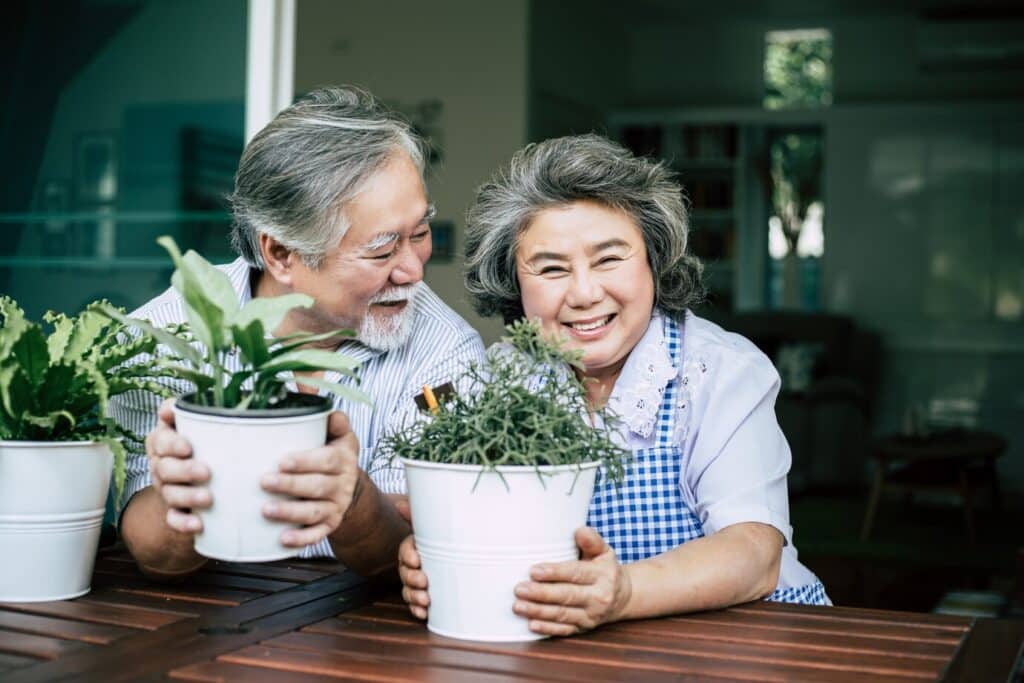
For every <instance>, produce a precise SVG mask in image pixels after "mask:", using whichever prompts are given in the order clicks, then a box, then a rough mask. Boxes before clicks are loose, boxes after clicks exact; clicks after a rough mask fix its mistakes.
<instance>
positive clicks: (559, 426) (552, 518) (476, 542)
mask: <svg viewBox="0 0 1024 683" xmlns="http://www.w3.org/2000/svg"><path fill="white" fill-rule="evenodd" d="M506 331H507V336H506V337H504V339H503V341H504V344H502V345H499V346H498V347H497V348H496V349H495V350H492V352H491V353H490V354H489V356H488V359H487V362H486V364H485V365H483V366H480V367H476V366H472V367H470V368H468V369H467V371H466V375H465V376H464V377H463V378H462V380H461V381H460V385H461V386H464V387H469V389H468V390H466V391H464V392H463V393H459V394H450V395H448V396H447V397H445V398H442V399H441V400H439V401H438V400H437V399H436V397H433V398H431V397H430V396H428V397H427V402H428V404H430V407H431V410H429V411H428V412H426V413H424V416H423V419H421V420H419V421H417V422H416V423H414V424H413V425H412V426H411V427H410V428H409V429H407V430H405V431H401V432H396V433H393V434H391V435H390V436H388V437H386V438H385V439H384V440H383V444H384V449H383V450H384V452H386V453H387V454H388V456H389V457H391V458H398V459H400V460H401V462H402V463H403V465H404V467H405V472H406V479H407V481H408V487H409V503H410V506H411V508H412V519H413V529H414V534H415V538H416V548H417V551H418V552H419V555H420V558H421V560H422V563H423V571H424V573H426V575H427V579H428V581H429V583H430V611H429V617H428V621H427V627H428V628H429V629H430V630H431V631H433V632H435V633H438V634H441V635H445V636H449V637H454V638H465V639H469V640H486V641H517V640H535V639H538V638H540V637H542V636H539V635H538V634H536V633H533V632H532V631H530V630H529V627H528V622H527V620H526V619H524V618H522V617H519V616H517V615H516V614H514V613H513V612H512V604H513V602H514V595H513V590H514V588H515V585H516V584H517V583H519V582H521V581H523V580H526V579H527V578H528V577H529V569H530V567H531V566H533V565H534V564H537V563H538V562H559V561H565V560H571V559H576V558H577V549H576V544H575V541H574V537H573V535H574V532H575V531H576V529H578V528H579V527H581V526H584V525H585V524H586V520H587V511H588V508H589V506H590V499H591V496H592V495H593V491H594V485H595V480H596V477H597V476H598V473H599V471H600V476H606V477H610V478H611V479H612V480H615V481H617V480H620V479H621V477H622V474H623V467H624V461H625V458H626V457H627V455H628V452H627V451H626V450H624V449H623V448H621V447H620V446H618V445H616V444H615V443H614V442H613V441H612V438H611V435H612V434H613V433H614V432H615V430H616V428H617V425H618V424H619V420H618V419H617V417H616V416H615V415H612V414H608V413H604V414H599V415H598V414H594V413H592V412H591V411H590V410H589V409H588V407H587V404H586V399H585V396H586V394H585V390H584V386H583V384H582V381H581V380H580V379H578V378H577V376H576V374H575V373H574V372H573V371H572V370H573V369H574V368H576V369H582V366H581V358H582V353H581V352H574V351H569V350H566V349H564V348H563V346H562V345H561V344H559V343H556V342H552V341H549V340H546V339H545V338H543V336H542V335H541V331H540V327H539V324H537V323H533V322H525V321H520V322H517V323H514V324H512V325H510V326H508V327H507V328H506ZM425 394H432V392H431V390H430V389H429V388H425ZM595 425H596V426H595Z"/></svg>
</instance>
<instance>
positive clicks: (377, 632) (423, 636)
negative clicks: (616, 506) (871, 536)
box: [302, 614, 941, 681]
mask: <svg viewBox="0 0 1024 683" xmlns="http://www.w3.org/2000/svg"><path fill="white" fill-rule="evenodd" d="M302 632H303V633H306V632H310V633H325V634H327V633H331V634H341V635H344V636H348V637H351V638H356V639H363V640H367V641H380V642H382V643H388V647H393V646H394V644H396V643H399V644H414V645H417V644H418V645H429V646H431V647H433V648H450V649H454V650H464V651H475V652H485V653H496V654H517V655H519V656H523V657H532V658H537V659H539V660H546V661H558V662H571V663H573V664H577V663H580V664H591V665H597V666H604V667H608V668H611V669H613V670H614V669H618V670H619V671H622V672H623V676H624V677H626V678H628V677H629V676H628V675H627V673H626V672H628V671H631V670H634V669H638V670H643V672H644V674H645V675H646V673H648V672H657V671H661V672H669V673H680V672H684V673H688V674H692V675H704V676H719V677H725V678H728V677H732V678H734V679H738V680H758V681H760V680H822V679H827V680H830V681H878V680H902V681H910V680H934V679H935V677H936V674H935V671H937V670H938V668H940V667H941V664H938V663H933V662H927V661H925V662H923V664H924V665H931V666H922V661H921V660H917V661H914V660H907V666H900V663H897V664H896V665H895V666H886V664H887V663H882V664H878V663H876V664H871V663H870V662H868V663H864V664H860V663H858V662H856V661H854V662H852V663H850V662H846V663H843V662H839V663H836V662H834V661H830V659H829V658H827V657H819V658H818V660H817V661H807V660H804V659H796V658H792V657H790V658H788V659H787V658H786V657H784V656H780V655H779V654H778V653H774V652H772V651H771V649H770V648H761V649H759V650H758V649H755V648H751V647H749V646H747V645H744V646H743V647H736V646H734V645H730V644H723V643H718V644H717V645H719V646H720V647H718V648H717V649H715V648H707V647H702V646H692V645H687V644H686V643H679V644H678V647H677V648H675V649H670V650H668V651H666V652H662V651H658V650H656V649H641V648H637V647H622V646H615V645H612V644H609V643H597V644H595V643H592V642H590V641H589V640H588V638H589V637H588V636H576V637H573V638H567V639H551V640H546V641H541V642H540V643H482V642H474V641H464V640H454V639H450V638H443V637H441V636H437V635H434V634H431V633H429V632H428V631H427V630H426V628H425V627H424V626H423V625H422V623H418V622H415V621H413V620H412V618H411V617H410V619H409V620H408V621H406V622H405V623H402V622H400V621H398V620H396V619H386V620H384V619H382V620H375V619H367V618H358V617H350V616H349V614H345V615H341V616H339V617H336V618H335V619H329V620H325V621H323V622H319V623H318V624H316V625H313V626H310V627H306V628H305V629H302ZM367 647H369V646H367Z"/></svg>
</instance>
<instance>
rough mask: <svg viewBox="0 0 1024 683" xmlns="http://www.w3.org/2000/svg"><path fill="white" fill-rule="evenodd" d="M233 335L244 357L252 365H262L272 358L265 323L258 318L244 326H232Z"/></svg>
mask: <svg viewBox="0 0 1024 683" xmlns="http://www.w3.org/2000/svg"><path fill="white" fill-rule="evenodd" d="M231 336H232V337H233V338H234V340H235V344H237V345H238V350H239V351H241V352H242V357H243V359H244V360H246V361H247V362H248V363H249V364H250V365H254V366H260V365H262V364H264V363H266V362H267V361H269V360H270V351H269V350H268V349H267V339H266V336H265V335H264V333H263V323H262V322H261V321H260V320H259V319H258V318H257V319H255V320H252V321H251V322H250V323H249V324H248V325H246V326H245V327H244V328H243V327H239V326H238V325H232V326H231Z"/></svg>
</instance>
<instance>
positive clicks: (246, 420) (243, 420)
mask: <svg viewBox="0 0 1024 683" xmlns="http://www.w3.org/2000/svg"><path fill="white" fill-rule="evenodd" d="M332 410H334V408H333V406H331V405H330V404H328V406H327V407H326V408H324V409H323V410H318V411H317V412H315V413H306V414H305V415H293V416H280V417H275V416H272V415H270V416H262V415H261V416H259V417H256V416H246V415H207V414H205V413H197V412H194V411H191V410H188V409H185V408H179V407H178V404H177V403H175V404H174V414H175V415H176V416H177V415H184V416H186V417H187V419H189V420H192V421H194V422H208V423H210V424H233V425H248V424H292V423H295V422H307V421H309V420H314V419H317V418H319V417H322V416H323V415H325V414H327V413H330V412H331V411H332Z"/></svg>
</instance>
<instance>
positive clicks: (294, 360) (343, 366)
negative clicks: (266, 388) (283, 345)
mask: <svg viewBox="0 0 1024 683" xmlns="http://www.w3.org/2000/svg"><path fill="white" fill-rule="evenodd" d="M357 367H359V361H358V360H356V359H355V358H352V357H351V356H346V355H345V354H342V353H336V352H334V351H324V350H323V349H296V350H295V351H289V352H288V353H283V354H281V355H279V356H277V357H276V358H274V359H273V360H272V361H270V362H269V363H267V364H266V365H263V366H260V367H259V368H257V370H259V371H260V372H280V371H282V370H293V371H294V370H300V371H301V370H313V371H316V370H334V371H335V372H340V373H343V374H345V375H349V376H351V375H352V373H353V371H354V370H355V369H356V368H357Z"/></svg>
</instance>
